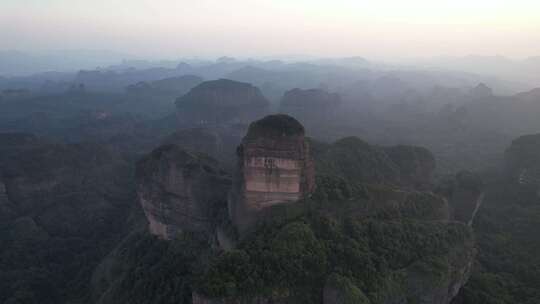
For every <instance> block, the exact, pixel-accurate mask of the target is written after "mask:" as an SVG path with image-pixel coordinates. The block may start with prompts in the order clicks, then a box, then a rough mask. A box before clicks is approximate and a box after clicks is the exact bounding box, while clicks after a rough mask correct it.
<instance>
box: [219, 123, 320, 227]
mask: <svg viewBox="0 0 540 304" xmlns="http://www.w3.org/2000/svg"><path fill="white" fill-rule="evenodd" d="M314 187H315V168H314V164H313V160H312V158H311V155H310V152H309V143H308V142H307V141H306V139H305V138H304V127H303V126H302V125H301V124H300V123H299V122H298V121H297V120H296V119H294V118H292V117H290V116H287V115H282V114H279V115H269V116H266V117H264V118H263V119H260V120H258V121H256V122H253V123H252V124H251V125H250V128H249V131H248V134H247V135H246V137H244V139H243V140H242V143H241V144H240V146H239V148H238V165H237V170H236V176H235V178H234V183H233V189H232V191H231V194H230V197H229V213H230V216H231V219H232V222H233V223H234V224H235V225H236V227H237V228H238V230H239V232H240V233H241V234H244V233H245V232H246V231H247V230H249V229H250V228H251V227H253V226H254V225H255V224H257V222H258V221H260V220H263V219H264V217H265V210H267V209H268V208H269V207H272V206H274V205H280V204H289V203H294V202H296V201H298V200H300V199H302V198H304V197H306V196H308V195H309V194H310V193H311V192H312V191H313V189H314Z"/></svg>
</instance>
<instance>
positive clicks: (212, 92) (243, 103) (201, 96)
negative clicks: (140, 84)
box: [176, 79, 269, 125]
mask: <svg viewBox="0 0 540 304" xmlns="http://www.w3.org/2000/svg"><path fill="white" fill-rule="evenodd" d="M268 106H269V102H268V100H266V98H265V97H264V96H263V95H262V93H261V91H260V90H259V89H258V88H257V87H254V86H252V85H251V84H249V83H243V82H237V81H233V80H228V79H220V80H213V81H206V82H203V83H201V84H199V85H198V86H196V87H195V88H193V89H191V90H190V91H189V92H188V93H187V94H186V95H184V96H182V97H180V98H178V99H177V100H176V107H177V117H178V121H179V123H180V124H181V125H213V124H222V123H249V122H251V121H253V120H255V119H258V118H260V117H262V116H263V115H264V114H265V113H266V111H267V108H268Z"/></svg>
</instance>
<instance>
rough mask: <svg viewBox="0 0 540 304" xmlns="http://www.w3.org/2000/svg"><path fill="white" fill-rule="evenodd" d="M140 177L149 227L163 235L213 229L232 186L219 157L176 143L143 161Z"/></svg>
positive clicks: (139, 192)
mask: <svg viewBox="0 0 540 304" xmlns="http://www.w3.org/2000/svg"><path fill="white" fill-rule="evenodd" d="M136 178H137V196H138V199H139V202H140V204H141V205H142V207H143V210H144V213H145V215H146V218H147V220H148V222H149V230H150V232H151V233H152V234H154V235H157V236H159V237H161V238H163V239H172V238H174V236H175V235H176V234H178V233H180V232H182V231H202V232H209V231H210V230H211V229H212V227H213V224H214V223H213V221H212V219H213V218H214V217H215V216H216V214H215V212H218V211H219V210H222V209H223V208H225V205H226V202H225V198H226V196H227V194H226V193H227V191H228V190H229V187H230V180H229V177H228V176H227V174H226V173H225V172H224V171H223V170H222V169H221V168H220V167H219V165H218V164H217V162H216V161H214V160H212V159H210V158H209V157H206V156H203V155H196V154H193V153H190V152H186V151H184V150H182V149H181V148H179V147H178V146H175V145H165V146H161V147H160V148H158V149H156V150H154V151H153V152H152V153H151V154H150V155H148V156H147V157H145V158H143V159H142V160H141V161H139V162H138V163H137V172H136Z"/></svg>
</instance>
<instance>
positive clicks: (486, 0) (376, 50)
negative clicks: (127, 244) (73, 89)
mask: <svg viewBox="0 0 540 304" xmlns="http://www.w3.org/2000/svg"><path fill="white" fill-rule="evenodd" d="M0 49H1V50H6V49H15V50H22V51H44V50H54V49H63V50H65V49H107V50H113V51H118V52H123V53H127V54H131V55H135V56H142V57H149V58H171V59H172V58H178V57H181V56H197V57H211V56H222V55H229V56H237V57H265V56H280V55H281V56H283V55H295V54H306V55H313V56H320V57H337V56H363V57H366V58H370V59H371V58H373V59H392V58H411V57H419V58H420V57H431V56H465V55H470V54H478V55H490V56H491V55H502V56H507V57H511V58H525V57H528V56H539V55H540V1H538V0H512V1H500V0H453V1H437V0H401V1H399V0H394V1H391V0H377V1H374V0H370V1H363V0H331V1H329V0H190V1H184V0H84V1H83V0H0Z"/></svg>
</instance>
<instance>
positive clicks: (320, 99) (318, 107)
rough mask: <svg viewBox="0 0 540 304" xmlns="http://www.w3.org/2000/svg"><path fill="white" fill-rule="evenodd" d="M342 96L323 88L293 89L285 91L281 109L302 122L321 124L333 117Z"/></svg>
mask: <svg viewBox="0 0 540 304" xmlns="http://www.w3.org/2000/svg"><path fill="white" fill-rule="evenodd" d="M340 104H341V97H340V96H339V94H335V93H328V92H326V91H324V90H321V89H309V90H302V89H293V90H290V91H288V92H285V94H284V95H283V98H282V99H281V104H280V111H281V112H282V113H286V114H289V115H291V116H293V117H295V118H296V119H298V120H299V121H300V122H302V123H307V124H311V123H317V124H321V123H323V122H325V121H329V120H331V119H333V118H334V117H333V115H334V114H335V113H336V110H337V109H338V107H339V105H340Z"/></svg>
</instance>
